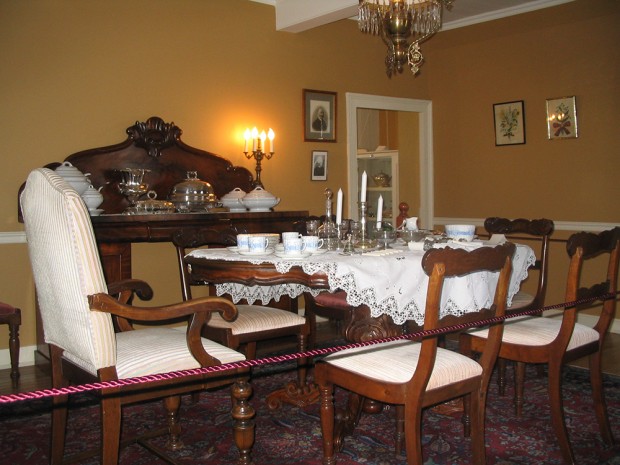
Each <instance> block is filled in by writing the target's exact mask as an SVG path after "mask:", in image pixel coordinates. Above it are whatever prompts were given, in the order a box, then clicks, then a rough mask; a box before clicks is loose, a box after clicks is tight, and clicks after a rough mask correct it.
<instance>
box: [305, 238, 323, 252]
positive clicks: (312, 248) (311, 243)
mask: <svg viewBox="0 0 620 465" xmlns="http://www.w3.org/2000/svg"><path fill="white" fill-rule="evenodd" d="M301 239H302V240H303V241H304V245H305V250H306V252H316V251H317V250H318V249H320V248H321V247H323V239H320V238H319V236H303V237H302V238H301Z"/></svg>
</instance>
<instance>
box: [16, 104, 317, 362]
mask: <svg viewBox="0 0 620 465" xmlns="http://www.w3.org/2000/svg"><path fill="white" fill-rule="evenodd" d="M126 133H127V139H126V140H125V141H123V142H121V143H118V144H115V145H110V146H106V147H99V148H93V149H88V150H84V151H81V152H78V153H75V154H72V155H70V156H68V157H67V158H65V160H63V161H66V162H69V163H71V164H72V165H73V166H75V167H76V168H77V169H79V170H80V171H81V172H83V173H85V174H88V175H89V179H90V181H91V183H92V185H93V186H94V187H95V188H98V189H99V188H101V193H102V194H103V197H104V201H103V203H102V204H101V208H102V209H103V210H104V213H103V214H102V215H100V216H93V217H91V220H92V225H93V229H94V232H95V236H96V238H97V243H98V246H99V251H100V255H101V261H102V264H103V268H104V273H105V275H106V279H107V281H108V282H114V281H118V280H121V279H127V278H131V277H132V272H131V245H132V244H133V243H139V242H171V240H172V235H173V234H174V233H175V232H176V231H178V230H182V229H189V228H192V229H194V228H205V229H214V230H222V231H224V230H229V229H231V228H232V229H237V230H239V231H247V232H249V233H257V232H269V233H280V232H282V231H286V230H289V231H290V230H291V229H292V227H293V224H294V223H295V222H297V221H299V220H302V219H304V218H306V217H307V216H308V212H307V211H278V210H273V209H272V210H273V211H268V212H249V211H248V212H243V213H231V212H228V211H225V209H217V210H216V211H211V212H206V211H205V212H197V213H171V214H144V215H126V214H123V211H124V210H125V208H126V207H127V206H128V201H127V199H126V198H125V197H124V196H123V195H122V194H121V193H120V191H119V189H118V182H119V181H120V170H122V169H123V168H143V169H147V170H149V171H148V174H147V175H146V176H145V182H148V184H149V189H151V190H153V191H155V192H156V193H157V198H158V199H166V198H167V197H168V195H169V193H170V191H171V190H172V188H173V187H174V185H175V184H177V183H178V182H181V181H183V180H184V179H185V178H186V176H187V173H188V172H189V171H196V172H197V175H198V178H199V179H201V180H203V181H207V182H209V183H210V184H211V185H212V187H213V190H214V192H215V194H216V196H217V197H218V198H220V197H222V196H223V195H224V194H226V193H228V192H230V191H231V190H233V189H235V188H237V187H238V188H240V189H242V190H244V191H246V192H249V191H250V190H252V183H253V176H252V173H251V172H250V171H249V170H247V169H246V168H243V167H237V166H233V165H232V164H231V163H230V162H229V161H228V160H226V159H224V158H222V157H220V156H218V155H215V154H213V153H211V152H207V151H205V150H201V149H197V148H195V147H191V146H189V145H187V144H185V143H184V142H183V141H181V134H182V131H181V129H180V128H179V127H178V126H176V125H175V124H174V123H166V122H165V121H164V120H163V119H162V118H159V117H157V116H153V117H151V118H149V119H148V120H146V121H144V122H136V123H135V124H134V125H132V126H130V127H129V128H127V130H126ZM61 163H62V162H52V163H49V164H47V165H45V166H46V167H47V168H50V169H55V168H56V167H58V166H59V165H60V164H61ZM23 187H24V186H23V185H22V187H21V188H20V191H19V192H20V193H21V191H22V189H23ZM274 194H275V195H276V196H278V197H281V195H280V194H279V193H276V192H274ZM18 199H19V196H18ZM18 217H19V218H20V220H21V219H22V216H21V209H20V208H19V201H18ZM38 318H39V315H38V312H37V320H38ZM37 323H38V321H37ZM41 328H42V325H40V324H37V354H36V357H35V360H36V363H37V364H41V363H46V362H47V358H48V356H47V354H48V348H47V344H45V342H44V335H43V334H42V329H41Z"/></svg>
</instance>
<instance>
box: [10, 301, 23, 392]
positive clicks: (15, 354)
mask: <svg viewBox="0 0 620 465" xmlns="http://www.w3.org/2000/svg"><path fill="white" fill-rule="evenodd" d="M21 323H22V316H21V310H20V309H19V308H16V309H15V313H14V314H13V315H11V318H10V319H9V354H10V356H11V380H12V381H13V387H17V385H18V382H19V325H21Z"/></svg>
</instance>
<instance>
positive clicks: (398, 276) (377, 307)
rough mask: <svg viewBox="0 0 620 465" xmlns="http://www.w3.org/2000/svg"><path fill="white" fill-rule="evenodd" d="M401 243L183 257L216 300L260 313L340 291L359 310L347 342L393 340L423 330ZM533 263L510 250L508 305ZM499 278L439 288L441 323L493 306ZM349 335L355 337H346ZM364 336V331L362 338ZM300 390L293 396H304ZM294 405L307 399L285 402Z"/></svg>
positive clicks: (525, 253) (423, 287) (415, 262)
mask: <svg viewBox="0 0 620 465" xmlns="http://www.w3.org/2000/svg"><path fill="white" fill-rule="evenodd" d="M495 243H496V242H489V241H479V240H475V241H471V242H457V241H447V242H441V243H436V244H435V245H433V247H458V248H465V249H467V250H473V249H475V248H478V247H482V246H485V245H486V246H489V245H491V246H492V245H494V244H495ZM421 244H422V243H419V244H414V243H410V244H405V243H404V242H401V241H400V240H399V241H397V242H395V243H394V244H392V245H391V246H390V248H382V249H375V250H369V251H367V252H365V253H354V254H343V253H342V252H341V251H339V250H325V249H319V250H318V251H317V252H314V253H302V254H299V255H297V256H288V255H286V254H285V253H284V252H283V250H282V249H281V245H280V244H278V245H276V246H275V247H274V248H271V249H267V250H266V251H265V252H264V253H258V254H256V253H251V252H244V251H240V250H238V249H237V248H236V247H228V248H200V249H195V250H193V251H191V252H190V253H189V254H188V255H187V256H186V257H185V260H186V262H187V263H188V264H189V265H190V268H191V273H192V277H193V278H194V279H195V280H198V281H201V282H205V283H209V284H212V285H214V287H215V290H216V293H217V295H218V296H224V295H226V296H229V297H230V298H232V301H233V302H235V303H238V302H239V301H241V300H245V301H247V303H248V304H253V303H256V302H259V303H261V304H263V305H267V304H268V303H269V302H271V301H276V302H277V301H279V300H280V299H281V298H282V297H284V296H288V297H290V298H292V299H294V298H297V297H299V296H301V295H304V294H305V295H309V296H317V295H318V294H319V293H321V292H336V291H345V293H346V300H347V303H348V304H349V305H350V306H351V307H352V308H355V309H357V310H358V312H356V313H354V314H353V316H352V318H350V321H348V322H346V327H345V328H343V335H344V336H345V337H346V339H347V340H348V341H349V342H360V341H362V340H369V339H378V338H381V337H389V336H398V335H401V334H403V333H404V332H405V331H406V329H405V328H406V327H409V328H410V327H412V326H413V327H422V325H423V323H424V309H425V305H426V291H427V287H428V280H429V277H428V276H427V275H426V273H425V272H424V270H423V269H422V258H423V256H424V253H425V251H424V249H423V247H422V245H421ZM535 260H536V258H535V254H534V251H533V250H532V249H531V248H530V247H529V246H527V245H522V244H516V251H515V254H514V256H513V259H512V262H513V263H512V265H513V272H512V275H511V280H510V288H509V293H508V305H510V303H511V301H512V298H513V297H514V295H515V294H516V293H517V292H518V291H519V289H520V286H521V283H522V281H523V280H524V279H525V278H526V277H527V274H528V268H529V267H530V266H531V265H532V264H533V263H534V261H535ZM497 279H498V273H491V272H480V273H474V274H471V275H467V276H463V277H455V278H448V279H446V280H445V283H444V290H443V293H442V300H441V316H446V315H460V314H463V313H466V312H470V311H477V310H479V309H481V308H484V307H488V306H490V305H491V304H492V303H493V294H494V291H495V286H496V283H497ZM352 327H354V328H355V329H354V330H352ZM364 328H369V329H367V330H364ZM305 391H306V390H305V389H300V391H299V392H301V393H304V392H305ZM285 401H290V403H294V404H296V405H302V404H304V403H307V399H305V400H300V399H297V398H295V399H288V400H285Z"/></svg>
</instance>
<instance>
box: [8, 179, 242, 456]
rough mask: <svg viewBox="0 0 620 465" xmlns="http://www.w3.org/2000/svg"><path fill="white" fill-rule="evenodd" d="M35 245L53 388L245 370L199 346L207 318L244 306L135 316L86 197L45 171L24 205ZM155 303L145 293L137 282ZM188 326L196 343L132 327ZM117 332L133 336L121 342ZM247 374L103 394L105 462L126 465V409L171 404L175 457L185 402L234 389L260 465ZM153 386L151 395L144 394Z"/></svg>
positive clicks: (237, 413) (238, 414)
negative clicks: (104, 254)
mask: <svg viewBox="0 0 620 465" xmlns="http://www.w3.org/2000/svg"><path fill="white" fill-rule="evenodd" d="M20 200H21V207H22V212H23V216H24V224H25V229H26V237H27V240H28V248H29V252H30V261H31V264H32V270H33V275H34V281H35V286H36V292H37V298H38V304H39V308H40V312H41V317H42V321H43V331H44V335H45V341H46V342H47V343H48V344H49V347H50V358H51V364H52V381H53V386H54V387H55V388H60V387H63V386H65V385H67V384H68V383H71V382H73V383H84V382H94V381H114V380H117V379H121V378H125V377H134V376H145V375H152V374H158V373H167V372H170V371H179V370H188V369H192V368H199V367H207V366H214V365H220V364H222V363H226V362H235V361H242V360H244V358H245V357H244V356H243V354H240V353H239V352H236V351H234V350H232V349H230V348H228V347H225V346H222V345H220V344H217V343H216V342H213V341H209V340H206V339H203V338H201V337H200V331H201V329H202V326H203V325H204V323H205V321H206V318H207V316H208V315H209V314H210V313H212V312H219V313H222V314H223V315H225V317H226V318H228V319H232V318H234V316H235V315H236V308H235V306H234V305H233V304H232V303H230V302H229V301H227V300H225V299H220V298H216V297H206V298H202V299H196V300H193V301H191V302H184V303H179V304H175V305H170V306H165V307H143V308H140V307H134V306H130V305H126V304H124V303H122V302H119V301H118V300H116V299H114V298H112V297H111V296H110V295H108V294H107V292H108V290H110V292H112V291H113V292H114V293H115V294H118V295H119V296H120V297H126V296H127V295H128V293H129V294H130V292H129V291H131V288H130V287H128V286H126V285H124V283H116V284H113V285H110V286H109V287H108V285H107V284H106V282H105V279H104V276H103V270H102V266H101V262H100V259H99V253H98V249H97V244H96V241H95V236H94V234H93V230H92V225H91V222H90V217H89V215H88V211H87V209H86V207H85V205H84V203H83V201H82V199H81V198H80V196H79V195H78V194H77V192H76V191H75V190H74V189H73V188H72V187H70V186H69V184H67V183H66V182H65V181H64V180H63V179H62V178H61V177H59V176H58V175H56V174H55V173H54V172H53V171H51V170H49V169H45V168H41V169H36V170H34V171H33V172H31V173H30V175H29V176H28V180H27V182H26V186H25V188H24V190H23V192H22V195H21V199H20ZM125 284H128V285H129V284H131V285H135V286H136V289H138V290H139V291H140V292H139V293H137V295H149V294H150V293H151V292H150V288H148V286H146V285H145V284H144V283H138V282H134V280H130V281H129V282H128V283H125ZM170 318H185V319H186V320H187V322H188V330H187V333H186V334H185V333H183V332H180V331H177V330H175V329H172V328H165V327H157V326H151V327H147V328H145V329H136V330H134V329H133V327H132V325H131V323H130V322H131V321H133V320H137V321H141V322H150V324H153V323H156V322H158V321H164V320H169V319H170ZM113 319H114V320H116V321H115V323H116V325H117V327H119V328H121V329H124V330H126V331H124V332H121V333H118V334H117V333H115V331H114V325H113ZM247 377H248V370H247V369H246V368H234V369H231V370H230V371H228V372H227V374H226V375H225V376H222V373H221V372H220V373H217V374H216V376H212V375H209V374H199V375H198V374H197V375H194V376H193V377H192V378H191V379H190V378H178V379H177V378H164V379H161V380H155V381H150V382H149V383H148V385H147V384H144V383H136V384H126V385H123V386H122V387H118V388H114V389H113V390H112V393H113V394H114V395H108V391H106V390H103V391H102V392H101V408H102V425H101V428H102V437H103V440H102V444H101V462H102V463H103V464H104V465H108V464H114V463H117V462H118V455H119V439H120V429H121V405H122V404H125V403H129V402H136V401H143V400H148V399H153V398H165V402H164V405H165V407H166V410H167V420H168V430H169V433H170V435H169V442H168V444H169V447H170V448H171V449H178V448H180V447H181V446H182V444H181V442H180V440H179V434H180V427H179V425H178V422H177V417H178V408H179V395H180V394H183V393H185V392H194V391H196V390H201V389H205V388H210V387H214V388H215V387H219V386H227V385H233V384H234V389H233V390H232V401H233V402H232V403H233V406H232V417H233V420H234V421H233V432H234V438H235V443H236V445H237V447H238V449H239V463H242V464H249V463H250V462H251V457H250V451H251V447H252V444H253V437H254V436H253V434H254V426H253V423H252V420H251V418H252V416H253V410H252V408H251V406H250V405H249V404H248V402H247V399H248V397H249V396H250V395H251V388H250V387H249V385H248V384H247ZM147 386H148V389H145V388H146V387H147ZM66 400H67V396H66V395H62V396H55V397H53V405H54V410H53V414H52V453H51V460H50V462H51V463H52V464H60V463H61V462H62V461H63V455H64V438H65V426H66V419H67V402H66Z"/></svg>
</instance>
